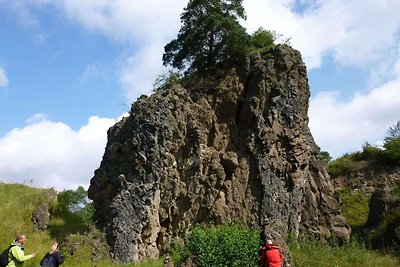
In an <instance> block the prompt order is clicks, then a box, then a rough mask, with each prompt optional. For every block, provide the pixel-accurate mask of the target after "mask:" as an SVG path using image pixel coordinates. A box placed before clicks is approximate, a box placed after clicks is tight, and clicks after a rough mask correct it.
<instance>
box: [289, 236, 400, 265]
mask: <svg viewBox="0 0 400 267" xmlns="http://www.w3.org/2000/svg"><path fill="white" fill-rule="evenodd" d="M289 246H290V250H291V252H292V257H293V260H294V263H295V266H296V267H310V266H318V267H319V266H321V267H358V266H359V267H369V266H370V267H376V266H382V267H398V266H400V260H399V258H398V257H396V256H394V255H390V254H381V253H378V252H377V251H371V250H368V249H366V248H365V247H364V246H363V244H362V242H359V241H358V240H352V241H351V242H349V243H346V244H344V245H341V246H339V245H329V244H327V243H325V244H321V243H319V242H318V241H316V240H313V239H308V240H305V241H302V242H297V241H295V240H291V241H290V243H289Z"/></svg>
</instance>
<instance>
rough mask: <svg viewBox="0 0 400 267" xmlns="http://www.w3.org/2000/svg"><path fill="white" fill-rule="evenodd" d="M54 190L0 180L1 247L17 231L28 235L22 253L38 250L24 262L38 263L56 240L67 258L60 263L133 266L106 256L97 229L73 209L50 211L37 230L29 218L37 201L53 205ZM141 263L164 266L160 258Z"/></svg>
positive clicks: (55, 200) (66, 264) (148, 265)
mask: <svg viewBox="0 0 400 267" xmlns="http://www.w3.org/2000/svg"><path fill="white" fill-rule="evenodd" d="M57 201H58V200H57V192H55V191H54V190H53V189H37V188H32V187H28V186H25V185H21V184H4V183H0V214H1V218H2V220H1V221H0V229H1V234H0V249H1V250H3V249H5V248H6V247H8V246H9V244H10V243H11V242H12V240H14V239H15V237H16V235H17V234H18V233H24V234H25V235H26V237H27V241H26V243H25V246H24V247H25V253H27V254H30V253H32V252H38V256H37V257H36V258H34V259H31V260H29V261H27V262H26V263H25V264H24V266H25V267H31V266H35V267H36V266H39V262H40V260H41V259H42V257H43V256H44V255H45V254H46V253H47V252H48V250H49V249H50V246H51V244H52V243H53V242H54V241H58V242H59V243H60V244H61V252H62V253H63V255H64V256H65V258H66V260H65V263H64V264H63V265H62V266H65V267H68V266H73V267H79V266H81V267H84V266H98V267H101V266H104V267H106V266H132V264H125V265H124V264H113V263H112V262H111V261H110V260H109V259H108V252H107V246H106V244H105V241H104V238H103V237H102V235H101V233H100V232H99V231H96V230H94V229H92V230H90V231H88V226H87V225H85V224H84V223H83V221H82V219H81V218H79V217H77V216H75V215H74V214H72V213H65V214H63V215H53V216H52V217H51V220H50V225H49V227H48V228H47V229H46V230H44V231H39V230H37V229H36V227H34V224H33V222H32V213H33V211H34V210H35V208H36V207H37V206H38V205H39V204H43V205H48V206H49V207H56V206H57V204H58V202H57ZM139 266H141V267H150V266H154V267H157V266H163V265H162V259H160V260H158V261H150V262H147V263H143V264H141V265H139Z"/></svg>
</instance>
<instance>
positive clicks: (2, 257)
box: [0, 245, 15, 267]
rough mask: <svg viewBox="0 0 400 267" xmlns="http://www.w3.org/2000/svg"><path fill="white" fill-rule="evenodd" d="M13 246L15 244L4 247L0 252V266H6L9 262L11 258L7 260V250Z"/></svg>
mask: <svg viewBox="0 0 400 267" xmlns="http://www.w3.org/2000/svg"><path fill="white" fill-rule="evenodd" d="M13 246H15V245H12V246H9V247H8V248H6V249H5V250H4V251H3V252H2V253H1V254H0V267H6V266H7V265H8V264H9V263H10V261H11V260H12V258H11V260H8V252H9V251H10V249H11V248H12V247H13Z"/></svg>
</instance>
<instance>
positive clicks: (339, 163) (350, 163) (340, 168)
mask: <svg viewBox="0 0 400 267" xmlns="http://www.w3.org/2000/svg"><path fill="white" fill-rule="evenodd" d="M359 154H360V152H356V153H353V154H347V153H346V154H345V155H343V156H342V157H340V158H338V159H336V160H334V161H332V162H331V163H330V164H329V165H328V167H327V170H328V173H329V174H330V175H331V176H332V177H337V176H339V175H344V174H348V173H351V172H355V171H358V170H360V169H361V168H362V167H363V166H365V162H363V161H359V160H357V158H359Z"/></svg>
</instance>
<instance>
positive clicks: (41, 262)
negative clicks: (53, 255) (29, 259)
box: [39, 253, 49, 266]
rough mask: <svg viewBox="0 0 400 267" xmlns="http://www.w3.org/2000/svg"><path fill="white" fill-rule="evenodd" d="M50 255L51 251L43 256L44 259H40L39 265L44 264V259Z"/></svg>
mask: <svg viewBox="0 0 400 267" xmlns="http://www.w3.org/2000/svg"><path fill="white" fill-rule="evenodd" d="M48 255H49V253H46V254H45V255H44V257H43V259H42V260H41V261H40V263H39V265H40V266H42V264H43V261H44V259H46V258H47V256H48Z"/></svg>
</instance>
